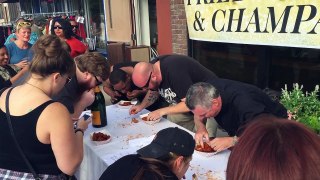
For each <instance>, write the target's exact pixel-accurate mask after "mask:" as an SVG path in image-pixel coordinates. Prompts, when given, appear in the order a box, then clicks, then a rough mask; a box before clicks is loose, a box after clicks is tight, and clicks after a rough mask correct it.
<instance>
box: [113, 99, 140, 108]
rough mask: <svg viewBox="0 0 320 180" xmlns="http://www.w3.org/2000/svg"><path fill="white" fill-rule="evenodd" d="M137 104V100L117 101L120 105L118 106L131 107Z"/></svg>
mask: <svg viewBox="0 0 320 180" xmlns="http://www.w3.org/2000/svg"><path fill="white" fill-rule="evenodd" d="M135 104H137V101H123V100H121V101H119V102H118V103H117V106H118V108H124V109H129V108H131V107H132V106H133V105H135Z"/></svg>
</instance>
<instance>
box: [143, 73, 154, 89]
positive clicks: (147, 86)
mask: <svg viewBox="0 0 320 180" xmlns="http://www.w3.org/2000/svg"><path fill="white" fill-rule="evenodd" d="M151 75H152V72H150V76H149V79H148V81H147V83H146V85H144V86H143V87H141V88H149V84H150V80H151Z"/></svg>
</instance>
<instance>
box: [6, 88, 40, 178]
mask: <svg viewBox="0 0 320 180" xmlns="http://www.w3.org/2000/svg"><path fill="white" fill-rule="evenodd" d="M12 89H13V88H11V89H9V91H8V93H7V96H6V115H7V120H8V124H9V128H10V133H11V135H12V139H13V141H14V143H15V145H16V147H17V149H18V151H19V153H20V155H21V157H22V158H23V160H24V162H25V163H26V165H27V166H28V168H29V170H30V171H31V173H32V175H33V177H34V178H35V179H36V180H41V178H40V177H39V175H38V174H37V173H36V171H35V170H34V169H33V167H32V165H31V163H30V161H29V160H28V159H27V157H26V155H25V154H24V152H23V151H22V149H21V147H20V145H19V143H18V141H17V139H16V136H15V135H14V131H13V128H12V123H11V118H10V111H9V96H10V94H11V91H12Z"/></svg>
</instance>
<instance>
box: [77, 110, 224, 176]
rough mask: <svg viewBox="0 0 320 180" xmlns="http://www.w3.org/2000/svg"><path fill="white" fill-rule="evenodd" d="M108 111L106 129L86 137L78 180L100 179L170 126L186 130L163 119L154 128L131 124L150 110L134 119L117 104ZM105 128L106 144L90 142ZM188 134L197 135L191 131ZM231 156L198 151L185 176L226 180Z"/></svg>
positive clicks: (89, 129)
mask: <svg viewBox="0 0 320 180" xmlns="http://www.w3.org/2000/svg"><path fill="white" fill-rule="evenodd" d="M106 110H107V121H108V125H107V126H106V127H103V128H93V127H92V126H91V125H90V126H89V128H88V129H87V131H86V132H85V134H84V158H83V161H82V163H81V165H80V167H79V169H78V171H77V173H76V177H77V179H78V180H96V179H99V177H100V176H101V174H102V173H103V172H104V170H105V169H106V168H107V167H108V166H109V165H110V164H112V163H113V162H114V161H116V160H117V159H119V158H121V157H122V156H125V155H127V154H134V153H136V150H138V149H140V148H141V147H143V146H145V145H147V144H149V143H150V142H151V141H152V139H153V137H154V135H155V134H156V133H157V132H158V131H159V130H161V129H164V128H167V127H179V128H182V129H184V128H183V127H181V126H178V125H176V124H174V123H172V122H170V121H168V120H167V119H164V118H162V119H161V121H160V122H159V123H157V124H154V125H149V124H146V123H144V122H142V121H139V122H138V123H134V122H132V118H133V117H135V118H137V117H138V116H139V115H140V114H144V113H147V112H148V111H147V110H143V111H142V112H140V113H139V114H137V115H134V116H130V115H129V109H128V108H120V107H118V106H117V105H111V106H107V107H106ZM102 129H106V130H107V131H108V132H110V134H111V138H112V139H111V141H110V142H109V143H107V144H103V145H96V144H94V143H93V142H92V141H91V139H90V133H92V132H94V131H99V130H102ZM184 130H186V129H184ZM187 131H188V130H187ZM188 132H189V133H190V134H192V135H194V134H193V133H192V132H190V131H188ZM229 155H230V151H229V150H225V151H223V152H220V153H218V154H216V155H214V156H211V157H205V156H203V155H201V154H198V153H196V152H195V153H194V154H193V159H192V161H191V163H190V167H189V169H188V171H187V173H186V175H185V176H186V179H188V180H189V179H190V180H191V179H192V175H193V174H196V176H197V178H198V179H199V180H200V179H212V180H214V179H217V180H220V179H221V180H224V179H225V170H226V166H227V162H228V158H229Z"/></svg>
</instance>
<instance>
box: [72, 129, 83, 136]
mask: <svg viewBox="0 0 320 180" xmlns="http://www.w3.org/2000/svg"><path fill="white" fill-rule="evenodd" d="M79 131H80V132H82V135H84V131H83V130H82V129H80V128H77V129H75V130H74V133H77V132H79Z"/></svg>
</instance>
